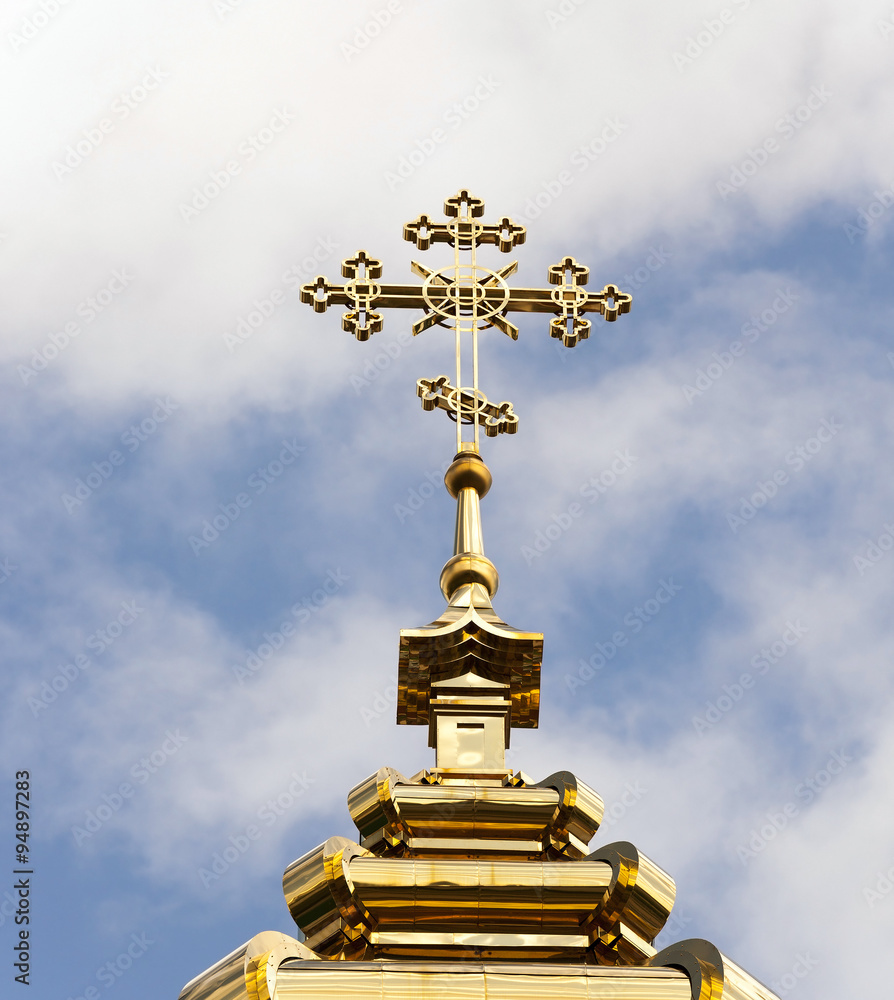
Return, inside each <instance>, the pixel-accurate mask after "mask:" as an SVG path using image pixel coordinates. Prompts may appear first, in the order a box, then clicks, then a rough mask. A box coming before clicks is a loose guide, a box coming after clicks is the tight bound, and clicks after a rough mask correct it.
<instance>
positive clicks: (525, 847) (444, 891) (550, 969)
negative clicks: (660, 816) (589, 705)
mask: <svg viewBox="0 0 894 1000" xmlns="http://www.w3.org/2000/svg"><path fill="white" fill-rule="evenodd" d="M445 482H446V485H447V488H448V490H449V492H450V494H451V495H452V496H453V497H455V498H456V500H457V524H456V533H455V539H454V555H453V557H452V558H451V559H450V560H448V562H447V564H446V566H445V567H444V570H443V572H442V574H441V587H442V591H443V593H444V596H445V597H446V599H447V602H448V604H447V609H446V611H445V612H444V614H443V615H442V616H441V617H440V618H439V619H438V620H437V621H435V622H433V623H432V624H431V625H428V626H424V627H423V628H419V629H412V630H405V631H403V632H402V633H401V652H400V667H399V693H398V709H397V711H398V720H399V721H401V722H403V723H406V724H411V725H427V726H428V728H429V743H430V744H431V745H432V746H433V747H435V749H436V767H434V768H433V769H431V770H425V771H421V772H419V774H416V775H414V776H413V777H412V778H405V777H404V776H403V775H401V774H399V773H398V772H397V771H395V770H393V769H391V768H388V767H383V768H381V769H380V770H379V771H378V772H376V773H375V774H373V775H371V776H370V777H369V778H367V779H366V780H365V781H363V782H362V783H361V784H359V785H358V786H357V787H356V788H354V789H353V790H352V791H351V793H350V794H349V796H348V809H349V811H350V814H351V818H352V819H353V821H354V824H355V826H356V827H357V830H358V836H357V840H356V841H352V840H348V839H347V838H344V837H332V838H330V839H329V840H327V841H326V842H325V843H324V844H321V845H320V846H319V847H316V848H315V849H314V850H312V851H309V852H308V853H307V854H305V855H304V856H303V857H300V858H298V860H297V861H294V862H293V863H292V864H291V865H289V867H288V868H287V869H286V872H285V875H284V876H283V889H284V892H285V897H286V903H287V904H288V907H289V910H290V912H291V914H292V917H293V919H294V920H295V923H296V924H297V926H298V927H299V928H300V929H301V931H302V932H303V934H304V936H305V940H304V942H303V943H299V942H298V941H297V940H293V939H291V938H288V937H286V936H285V935H282V934H278V933H274V932H268V933H265V934H259V935H258V936H256V937H254V938H252V940H251V941H249V942H248V943H247V944H246V945H244V946H242V947H241V948H238V949H237V950H236V951H234V952H233V953H232V954H230V955H228V956H227V957H226V958H224V959H223V960H222V961H221V962H219V963H218V964H217V965H215V966H214V967H213V968H211V969H209V970H208V971H207V972H205V973H204V974H203V975H201V976H199V977H198V978H197V979H194V980H193V981H192V982H191V983H190V984H189V985H188V986H186V987H185V988H184V990H183V991H182V993H181V995H180V998H181V1000H288V998H293V997H294V998H296V1000H298V998H301V1000H323V998H326V1000H335V998H342V997H365V998H370V1000H372V998H376V1000H389V998H395V1000H396V998H399V997H414V998H423V997H424V998H428V997H431V998H437V1000H478V998H481V1000H523V998H524V1000H534V998H553V997H555V998H557V1000H558V998H562V1000H587V998H593V1000H596V998H598V1000H665V998H667V1000H690V998H692V1000H720V998H721V997H724V998H728V1000H775V998H774V995H773V994H772V993H771V992H770V991H769V990H767V989H766V988H765V987H764V986H762V985H761V984H760V983H758V982H757V981H756V980H754V979H752V977H751V976H749V975H748V974H747V973H746V972H744V971H743V970H742V969H740V968H739V967H738V966H737V965H735V964H734V963H732V962H730V961H729V959H727V958H725V957H724V956H723V955H721V954H720V952H718V951H717V949H716V948H714V947H713V945H711V944H709V943H708V942H706V941H701V940H691V941H683V942H681V943H679V944H677V945H674V946H673V947H670V948H666V949H664V950H663V951H660V952H657V953H656V950H655V948H654V947H653V945H652V942H653V941H654V939H655V937H656V935H657V934H658V933H659V931H660V930H661V929H662V927H663V926H664V924H665V922H666V921H667V918H668V916H669V914H670V911H671V908H672V906H673V902H674V891H675V890H674V883H673V880H672V879H671V878H670V876H669V875H667V873H666V872H664V871H663V870H662V869H661V868H659V867H658V865H656V864H655V863H654V862H652V861H650V860H649V859H648V858H647V857H646V856H645V855H643V854H641V853H640V852H639V851H638V850H637V848H636V847H634V846H633V844H630V843H627V842H625V841H621V842H616V843H611V844H605V845H603V846H601V847H598V848H597V849H596V850H595V851H592V852H590V850H589V844H590V841H591V840H592V839H593V837H594V835H595V834H596V832H597V830H598V828H599V824H600V821H601V820H602V812H603V803H602V799H601V798H600V797H599V795H597V794H596V792H594V791H593V789H591V788H589V787H588V786H587V785H585V784H584V783H583V782H582V781H579V780H578V779H577V778H575V777H574V775H572V774H570V773H569V772H567V771H560V772H557V773H556V774H551V775H549V777H546V778H544V779H543V780H541V781H534V780H533V779H531V778H529V777H528V776H527V775H525V774H524V773H522V772H517V773H512V771H511V770H507V769H506V766H505V750H506V747H507V746H508V744H509V735H510V731H511V729H512V728H518V727H531V726H536V725H537V718H538V714H539V689H540V658H541V654H542V639H543V637H542V636H541V635H539V634H538V633H531V632H520V631H518V630H516V629H513V628H512V627H511V626H509V625H507V624H506V623H505V622H503V621H501V620H500V619H499V618H498V617H497V615H496V613H495V612H494V610H493V607H492V604H491V599H492V597H493V596H494V594H495V593H496V589H497V584H498V579H497V573H496V570H495V569H494V567H493V563H491V562H490V560H489V559H487V557H486V556H485V555H484V546H483V541H482V535H481V522H480V511H479V500H480V498H481V497H482V496H483V495H484V494H485V493H486V492H487V489H488V488H489V486H490V473H489V471H488V470H487V467H486V466H485V465H484V462H483V461H482V460H481V458H480V457H479V456H478V455H477V454H476V453H474V452H473V451H472V450H471V449H467V450H464V451H461V452H460V453H459V454H458V455H457V456H456V459H455V460H454V462H453V465H451V467H450V469H449V470H448V471H447V475H446V477H445Z"/></svg>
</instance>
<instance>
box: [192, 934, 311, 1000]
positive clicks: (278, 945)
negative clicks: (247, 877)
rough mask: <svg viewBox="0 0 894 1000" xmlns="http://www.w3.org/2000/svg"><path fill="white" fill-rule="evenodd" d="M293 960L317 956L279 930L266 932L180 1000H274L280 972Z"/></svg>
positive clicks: (199, 979) (206, 974) (196, 982)
mask: <svg viewBox="0 0 894 1000" xmlns="http://www.w3.org/2000/svg"><path fill="white" fill-rule="evenodd" d="M290 959H291V960H294V959H300V960H301V961H302V962H306V961H308V960H310V961H315V960H317V956H316V955H315V954H314V953H313V952H312V951H311V950H310V949H309V948H307V947H305V946H304V945H303V944H301V943H300V942H298V941H296V940H295V939H294V938H290V937H288V936H287V935H285V934H280V933H279V931H263V932H262V933H261V934H256V935H255V936H254V937H253V938H252V939H251V940H250V941H246V943H245V944H243V945H240V946H239V947H238V948H237V949H236V950H235V951H232V952H230V954H229V955H227V956H226V958H222V959H221V960H220V961H219V962H218V963H217V964H216V965H213V966H211V968H210V969H208V970H207V971H206V972H203V973H202V975H201V976H196V978H195V979H193V980H191V981H190V982H189V983H187V984H186V986H184V987H183V989H182V990H181V991H180V1000H275V994H276V979H277V973H278V972H279V969H280V967H281V966H282V964H283V963H284V962H286V961H288V960H290Z"/></svg>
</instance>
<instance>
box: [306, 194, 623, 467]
mask: <svg viewBox="0 0 894 1000" xmlns="http://www.w3.org/2000/svg"><path fill="white" fill-rule="evenodd" d="M444 214H445V215H446V216H447V221H446V222H433V221H432V220H431V219H430V218H429V216H427V215H420V216H419V218H418V219H416V220H415V221H413V222H408V223H407V224H406V225H405V226H404V228H403V237H404V239H405V240H408V241H409V242H411V243H415V244H416V246H417V248H418V249H420V250H427V249H428V248H429V247H430V246H431V244H432V243H447V244H449V245H450V246H452V247H453V252H454V257H453V265H452V266H449V267H443V268H441V269H440V270H437V271H432V270H429V268H427V267H424V266H423V265H422V264H419V263H418V262H417V261H412V262H411V268H412V271H413V273H414V274H416V275H418V276H419V277H420V278H422V279H423V283H422V284H421V285H389V284H384V283H382V282H380V281H379V279H380V278H381V277H382V262H381V261H380V260H376V259H375V258H373V257H368V256H367V254H366V252H365V251H364V250H360V251H359V252H358V253H357V255H356V256H354V257H349V258H348V259H347V260H345V261H343V262H342V266H341V273H342V277H344V278H348V279H349V280H348V281H347V283H346V284H344V285H334V284H330V282H329V281H327V279H326V278H325V277H323V276H322V275H320V276H319V277H317V278H315V279H314V281H312V282H310V283H309V284H306V285H303V286H302V288H301V301H302V302H305V303H307V304H308V305H312V306H313V308H314V311H315V312H325V311H326V309H327V308H328V307H329V306H330V305H342V306H348V307H349V308H348V311H347V312H346V313H345V314H344V316H343V317H342V328H343V329H345V330H347V331H348V332H349V333H352V334H353V335H354V336H355V337H356V338H357V339H358V340H369V338H370V337H371V336H372V335H373V334H374V333H378V332H379V331H380V330H381V329H382V325H383V318H382V313H381V312H380V311H379V310H380V309H389V308H396V309H421V310H422V311H423V316H422V318H421V319H418V320H416V322H415V323H413V335H414V336H416V335H417V334H420V333H422V332H423V331H424V330H428V329H429V328H430V327H432V326H442V327H446V328H448V329H452V330H454V331H455V352H456V385H455V386H451V385H450V383H449V380H447V378H446V376H440V377H439V378H438V379H436V380H422V381H426V382H427V383H428V387H427V388H426V389H425V390H423V389H422V388H421V381H420V389H419V395H420V396H421V397H422V401H423V406H425V408H426V409H435V408H441V409H445V410H447V412H448V414H449V415H450V417H451V419H453V420H455V421H456V442H457V451H458V452H459V451H462V450H463V436H462V435H463V431H462V428H463V426H471V427H472V429H473V435H474V436H473V440H472V441H470V442H467V447H466V450H474V451H476V452H477V451H478V431H479V426H480V425H481V424H482V423H485V431H486V433H487V434H488V435H491V436H493V435H495V434H497V433H498V432H499V431H501V430H502V431H508V433H514V432H515V430H516V429H517V426H518V417H517V416H515V414H514V413H512V407H511V404H509V403H501V404H500V405H499V406H496V407H495V404H492V403H489V402H488V401H487V398H486V397H485V396H484V395H483V394H482V393H481V391H480V390H479V388H478V332H479V330H484V329H488V328H489V327H496V328H497V329H498V330H502V331H503V333H505V334H507V335H508V336H510V337H511V338H512V339H513V340H517V339H518V327H517V326H516V325H515V324H514V323H512V322H511V321H510V320H509V319H508V318H507V314H508V313H510V312H537V313H552V314H553V319H552V320H551V321H550V325H549V331H550V336H552V337H555V338H557V339H560V340H561V341H562V343H563V344H564V345H565V346H566V347H575V346H576V345H577V344H578V343H579V342H580V341H581V340H586V339H587V337H588V336H589V333H590V325H591V324H590V320H588V319H586V318H585V316H584V314H585V313H596V314H598V315H602V316H604V317H605V319H606V320H608V321H609V322H611V321H613V320H616V319H617V318H618V316H620V315H621V314H622V313H626V312H629V311H630V306H631V303H632V302H633V296H632V295H629V294H627V293H625V292H621V291H619V290H618V288H617V286H616V285H606V286H605V287H604V288H603V289H602V291H601V292H588V291H586V289H585V288H584V287H583V286H584V285H586V284H587V280H588V279H589V275H590V269H589V268H588V267H584V266H583V265H582V264H578V262H577V261H576V260H575V259H574V258H573V257H563V258H562V259H561V260H560V261H559V263H558V264H553V265H552V266H551V267H550V268H549V270H548V272H547V278H548V280H549V283H550V284H551V285H553V286H554V287H552V288H510V287H509V286H508V285H507V284H506V279H507V278H508V277H509V276H510V275H512V274H513V273H514V272H515V271H516V269H517V267H518V265H517V263H515V262H514V261H513V262H512V263H510V264H507V265H505V266H504V267H502V268H499V269H497V270H492V269H491V268H488V267H484V266H482V265H480V264H479V263H478V261H477V256H476V252H477V249H478V247H479V246H483V245H492V246H495V247H496V248H497V249H498V250H499V251H500V252H501V253H508V252H509V251H510V250H512V248H513V247H515V246H519V245H520V244H522V243H524V242H525V236H526V232H525V228H524V226H517V225H515V223H513V221H512V220H511V219H510V218H508V217H507V216H504V217H503V218H502V219H500V220H499V221H498V222H497V223H496V224H495V225H487V224H485V223H482V222H479V221H478V220H479V219H480V218H481V216H482V215H483V214H484V202H483V201H482V200H481V199H480V198H474V197H473V196H472V195H470V194H469V192H468V191H466V190H462V191H460V192H459V193H458V194H456V195H455V196H454V197H452V198H448V199H447V200H446V202H445V203H444ZM463 252H467V253H468V254H469V258H468V260H467V261H466V262H465V263H463V262H462V261H461V257H460V255H461V253H463ZM464 336H466V337H468V338H469V339H471V353H472V385H471V386H464V385H463V382H462V344H463V337H464ZM435 384H436V387H435V388H432V386H433V385H435ZM502 407H508V410H506V409H501V408H502ZM498 413H499V414H502V416H499V417H498V415H497V414H498ZM509 417H511V419H509ZM488 421H490V422H489V423H488Z"/></svg>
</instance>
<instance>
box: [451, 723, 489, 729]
mask: <svg viewBox="0 0 894 1000" xmlns="http://www.w3.org/2000/svg"><path fill="white" fill-rule="evenodd" d="M456 728H457V729H484V723H483V722H457V724H456Z"/></svg>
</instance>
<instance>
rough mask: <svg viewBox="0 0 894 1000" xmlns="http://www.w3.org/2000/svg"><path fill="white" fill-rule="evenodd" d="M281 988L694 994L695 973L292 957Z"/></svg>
mask: <svg viewBox="0 0 894 1000" xmlns="http://www.w3.org/2000/svg"><path fill="white" fill-rule="evenodd" d="M277 996H278V998H279V1000H291V998H295V1000H297V998H299V997H300V998H304V1000H317V998H320V1000H322V998H326V1000H329V998H334V997H365V998H369V1000H373V998H375V1000H392V998H393V1000H399V998H400V1000H404V998H407V997H413V998H414V1000H417V998H418V1000H423V998H426V1000H428V998H431V1000H448V998H449V1000H597V998H598V1000H690V998H691V997H692V993H691V989H690V983H689V978H688V976H687V975H686V973H684V972H682V971H680V970H677V969H663V968H644V969H635V970H634V969H619V970H615V969H600V968H595V967H592V966H590V967H588V966H565V965H551V966H550V965H547V966H538V965H532V964H525V965H511V964H508V963H507V964H505V965H489V964H484V963H481V962H480V961H474V960H471V961H464V962H449V961H448V962H443V963H421V962H418V963H417V962H413V963H410V962H387V963H375V962H350V963H339V964H338V966H336V967H335V968H332V967H331V966H326V967H322V968H321V967H320V966H317V965H315V964H314V963H311V962H288V963H286V965H285V966H283V968H282V969H281V970H280V974H279V978H278V980H277Z"/></svg>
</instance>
